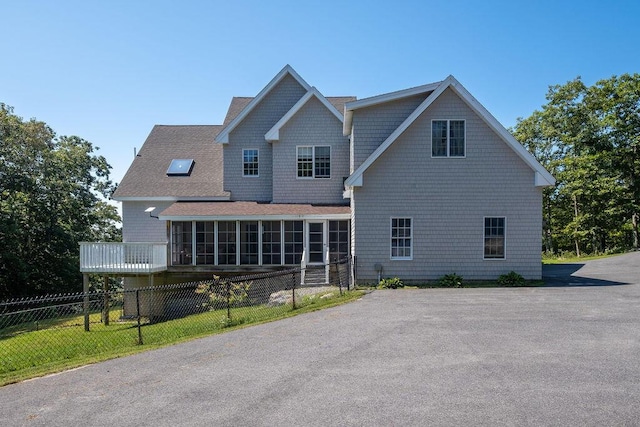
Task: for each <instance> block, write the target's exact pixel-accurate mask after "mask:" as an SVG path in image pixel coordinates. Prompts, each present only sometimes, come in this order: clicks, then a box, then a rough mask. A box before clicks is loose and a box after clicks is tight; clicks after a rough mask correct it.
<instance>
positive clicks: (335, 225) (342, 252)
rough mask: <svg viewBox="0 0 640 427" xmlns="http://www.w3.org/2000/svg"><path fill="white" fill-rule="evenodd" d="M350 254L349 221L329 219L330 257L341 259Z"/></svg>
mask: <svg viewBox="0 0 640 427" xmlns="http://www.w3.org/2000/svg"><path fill="white" fill-rule="evenodd" d="M347 256H349V221H329V258H330V260H331V261H335V260H341V259H344V258H346V257H347Z"/></svg>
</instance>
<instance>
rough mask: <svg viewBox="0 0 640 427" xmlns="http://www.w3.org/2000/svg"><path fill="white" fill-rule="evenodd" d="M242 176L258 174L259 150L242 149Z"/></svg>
mask: <svg viewBox="0 0 640 427" xmlns="http://www.w3.org/2000/svg"><path fill="white" fill-rule="evenodd" d="M242 176H256V177H257V176H258V150H254V149H251V150H242Z"/></svg>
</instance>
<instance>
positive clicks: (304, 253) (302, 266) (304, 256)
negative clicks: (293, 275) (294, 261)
mask: <svg viewBox="0 0 640 427" xmlns="http://www.w3.org/2000/svg"><path fill="white" fill-rule="evenodd" d="M306 259H307V250H306V249H303V250H302V259H301V260H300V286H303V285H304V276H305V272H306V270H307V261H306Z"/></svg>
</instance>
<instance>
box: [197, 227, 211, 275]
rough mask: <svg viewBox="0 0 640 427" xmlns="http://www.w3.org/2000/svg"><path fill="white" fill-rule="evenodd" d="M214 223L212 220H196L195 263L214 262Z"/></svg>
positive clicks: (206, 263) (208, 263)
mask: <svg viewBox="0 0 640 427" xmlns="http://www.w3.org/2000/svg"><path fill="white" fill-rule="evenodd" d="M214 256H215V253H214V225H213V222H203V221H198V222H196V264H198V265H203V264H204V265H213V264H214Z"/></svg>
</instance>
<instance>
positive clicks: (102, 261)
mask: <svg viewBox="0 0 640 427" xmlns="http://www.w3.org/2000/svg"><path fill="white" fill-rule="evenodd" d="M166 269H167V244H166V243H115V242H81V243H80V271H81V272H82V273H141V274H149V273H157V272H160V271H165V270H166Z"/></svg>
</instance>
